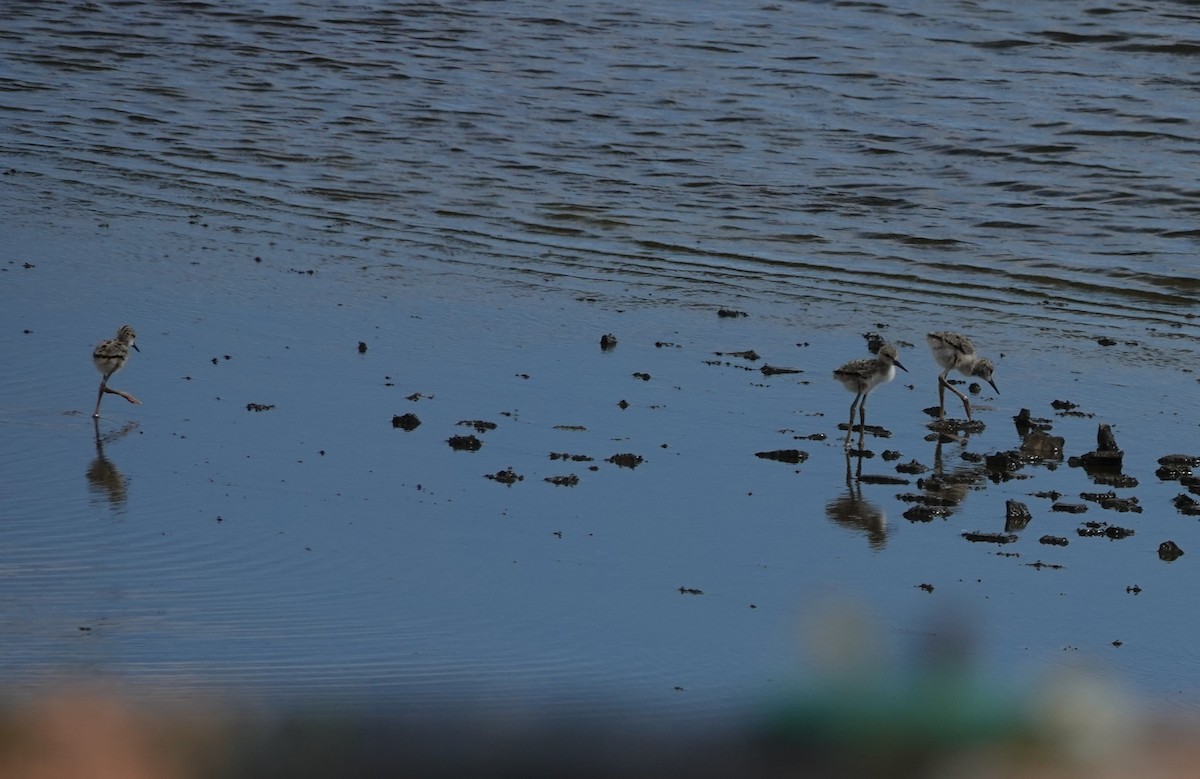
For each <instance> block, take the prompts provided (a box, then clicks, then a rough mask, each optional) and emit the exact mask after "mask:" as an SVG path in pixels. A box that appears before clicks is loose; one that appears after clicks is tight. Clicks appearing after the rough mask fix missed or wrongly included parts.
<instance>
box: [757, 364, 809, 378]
mask: <svg viewBox="0 0 1200 779" xmlns="http://www.w3.org/2000/svg"><path fill="white" fill-rule="evenodd" d="M759 370H760V371H762V375H763V376H780V375H783V374H786V373H804V371H802V370H800V369H799V368H781V367H779V366H778V365H764V366H763V367H761V368H759Z"/></svg>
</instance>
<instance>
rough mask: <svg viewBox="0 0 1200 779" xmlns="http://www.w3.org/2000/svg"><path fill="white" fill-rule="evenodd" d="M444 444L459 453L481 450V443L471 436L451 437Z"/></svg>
mask: <svg viewBox="0 0 1200 779" xmlns="http://www.w3.org/2000/svg"><path fill="white" fill-rule="evenodd" d="M446 443H448V444H450V448H451V449H455V450H457V451H460V452H478V451H479V450H480V449H481V448H483V442H482V441H480V440H479V439H478V438H476V437H475V436H473V435H452V436H450V438H449V439H448V440H447V441H446Z"/></svg>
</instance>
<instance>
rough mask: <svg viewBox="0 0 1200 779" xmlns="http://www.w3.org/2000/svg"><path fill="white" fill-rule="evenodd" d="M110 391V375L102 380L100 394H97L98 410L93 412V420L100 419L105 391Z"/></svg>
mask: <svg viewBox="0 0 1200 779" xmlns="http://www.w3.org/2000/svg"><path fill="white" fill-rule="evenodd" d="M107 389H108V375H106V376H105V377H104V378H102V379H100V392H98V393H97V394H96V410H95V411H93V412H92V419H99V418H100V401H101V400H103V399H104V391H105V390H107Z"/></svg>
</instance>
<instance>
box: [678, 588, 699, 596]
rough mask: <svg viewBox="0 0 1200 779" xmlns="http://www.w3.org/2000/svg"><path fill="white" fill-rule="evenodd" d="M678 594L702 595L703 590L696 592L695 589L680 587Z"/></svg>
mask: <svg viewBox="0 0 1200 779" xmlns="http://www.w3.org/2000/svg"><path fill="white" fill-rule="evenodd" d="M679 594H680V595H703V594H704V590H698V589H696V588H695V587H680V588H679Z"/></svg>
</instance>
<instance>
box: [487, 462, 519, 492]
mask: <svg viewBox="0 0 1200 779" xmlns="http://www.w3.org/2000/svg"><path fill="white" fill-rule="evenodd" d="M483 476H484V478H485V479H491V480H492V481H498V482H500V483H501V484H504V485H507V486H509V487H511V486H512V485H514V484H516V483H517V482H519V481H525V477H524V476H522V475H521V474H519V473H517V472H516V471H514V470H513V469H512V467H511V466H510V467H508V468H505V469H504V470H501V471H496V472H495V473H485V474H484V475H483Z"/></svg>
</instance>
